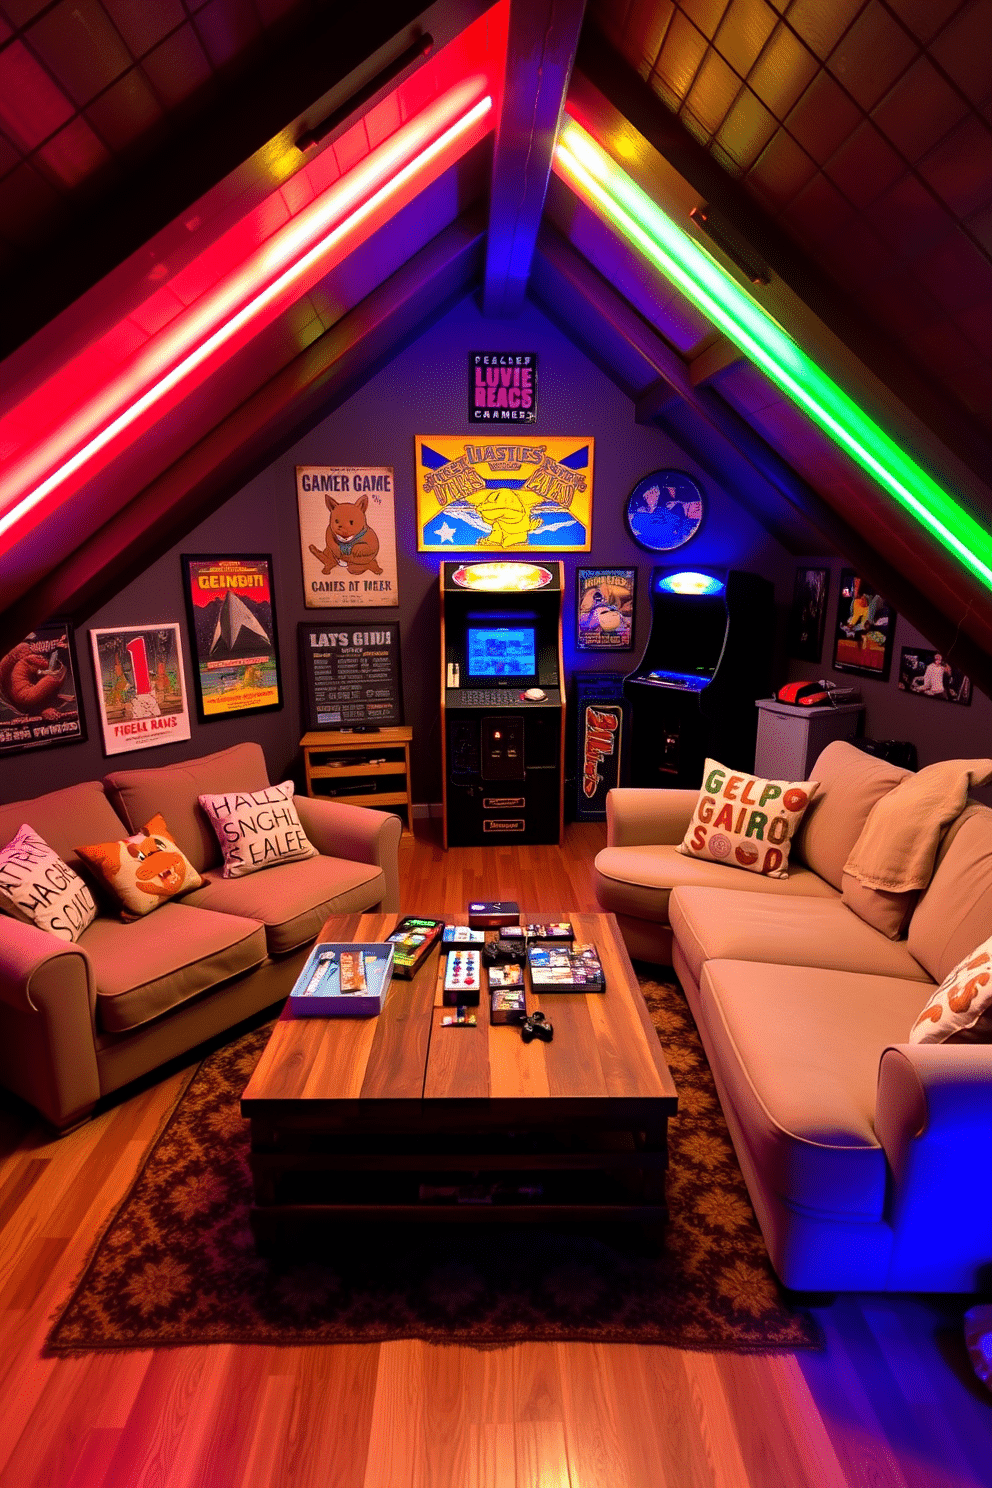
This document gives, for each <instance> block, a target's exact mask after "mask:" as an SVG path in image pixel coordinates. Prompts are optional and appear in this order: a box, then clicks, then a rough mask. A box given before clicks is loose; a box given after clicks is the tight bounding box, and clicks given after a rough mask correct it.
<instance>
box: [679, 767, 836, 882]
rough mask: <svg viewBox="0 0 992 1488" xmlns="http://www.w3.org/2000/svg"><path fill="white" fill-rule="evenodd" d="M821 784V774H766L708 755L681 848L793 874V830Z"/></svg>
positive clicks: (730, 863) (771, 873)
mask: <svg viewBox="0 0 992 1488" xmlns="http://www.w3.org/2000/svg"><path fill="white" fill-rule="evenodd" d="M818 786H819V781H817V780H763V779H762V778H761V777H760V776H759V775H748V774H747V773H746V772H745V771H743V770H736V771H735V770H728V769H727V766H726V765H721V764H719V763H718V762H717V761H716V760H712V759H708V760H707V761H706V764H705V766H704V769H703V786H702V790H701V791H700V792H699V799H698V801H697V802H696V809H695V811H694V812H693V813H692V821H691V822H690V823H689V830H688V831H687V832H686V834H685V837H684V838H683V840H682V841H681V842H680V843H679V845H678V850H679V852H680V853H685V855H686V857H688V858H705V859H707V860H708V861H709V862H711V863H724V864H725V865H726V866H727V867H728V868H743V869H745V870H746V871H747V872H748V873H764V874H766V875H767V876H768V877H769V878H788V876H789V873H788V868H789V848H790V847H791V845H792V837H793V833H794V832H795V830H796V828H797V827H798V825H799V823H800V822H801V821H802V819H803V812H804V811H805V810H806V807H807V806H808V805H809V803H810V801H811V800H812V799H813V796H814V794H815V793H816V790H817V788H818Z"/></svg>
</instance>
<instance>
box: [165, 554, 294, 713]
mask: <svg viewBox="0 0 992 1488" xmlns="http://www.w3.org/2000/svg"><path fill="white" fill-rule="evenodd" d="M182 565H183V590H184V593H185V597H186V613H187V615H188V616H189V637H190V646H191V648H192V651H193V680H194V683H195V685H196V703H197V711H198V713H199V716H200V718H201V720H203V721H206V720H207V719H210V718H226V717H228V716H229V715H230V714H232V713H266V712H269V711H271V710H272V709H274V708H281V707H282V692H281V688H280V679H279V644H278V640H277V637H276V619H275V611H274V609H273V606H272V560H271V558H270V557H269V556H268V555H267V554H262V553H251V554H241V555H238V556H234V555H231V556H230V557H221V556H220V555H219V554H217V555H208V554H205V553H195V554H190V553H184V554H183V555H182Z"/></svg>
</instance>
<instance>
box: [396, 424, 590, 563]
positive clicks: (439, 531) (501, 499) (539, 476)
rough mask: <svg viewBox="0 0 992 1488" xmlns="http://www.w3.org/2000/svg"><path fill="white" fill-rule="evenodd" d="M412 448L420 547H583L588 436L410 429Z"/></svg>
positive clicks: (562, 550) (425, 550)
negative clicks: (486, 435) (492, 435)
mask: <svg viewBox="0 0 992 1488" xmlns="http://www.w3.org/2000/svg"><path fill="white" fill-rule="evenodd" d="M487 432H488V431H487ZM416 447H417V548H418V550H419V551H420V552H422V553H444V552H449V553H450V552H458V551H462V552H464V550H465V549H466V548H487V549H492V548H499V549H500V550H501V551H502V552H504V553H524V552H530V553H533V552H538V551H540V552H543V553H587V552H588V551H589V548H590V545H591V543H592V468H593V440H592V438H591V437H584V436H578V435H575V436H572V437H553V438H550V437H549V438H543V439H534V438H521V437H520V436H518V435H516V434H515V435H514V437H513V438H510V439H501V440H494V439H466V437H465V435H464V434H418V435H417V436H416Z"/></svg>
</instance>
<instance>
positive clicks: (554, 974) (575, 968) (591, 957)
mask: <svg viewBox="0 0 992 1488" xmlns="http://www.w3.org/2000/svg"><path fill="white" fill-rule="evenodd" d="M527 964H528V967H529V968H530V984H531V987H532V988H533V990H534V991H535V992H537V993H540V992H605V991H606V978H605V977H604V975H603V965H602V962H601V961H600V959H599V952H598V951H597V949H596V947H595V946H594V945H575V946H547V945H545V946H532V947H531V948H530V949H529V950H528V952H527Z"/></svg>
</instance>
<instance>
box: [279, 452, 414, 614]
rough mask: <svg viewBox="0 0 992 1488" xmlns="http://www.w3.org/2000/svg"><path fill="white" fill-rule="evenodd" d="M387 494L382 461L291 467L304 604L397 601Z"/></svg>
mask: <svg viewBox="0 0 992 1488" xmlns="http://www.w3.org/2000/svg"><path fill="white" fill-rule="evenodd" d="M394 497H395V483H394V480H393V471H392V468H391V467H390V466H386V465H297V467H296V499H297V501H298V503H299V509H300V549H301V553H302V556H303V594H304V599H305V601H306V605H307V608H308V609H311V610H347V609H357V608H364V609H369V608H374V609H380V608H382V607H383V606H387V605H398V604H399V602H400V599H399V586H398V584H397V579H396V519H395V515H394V504H393V503H394Z"/></svg>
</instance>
